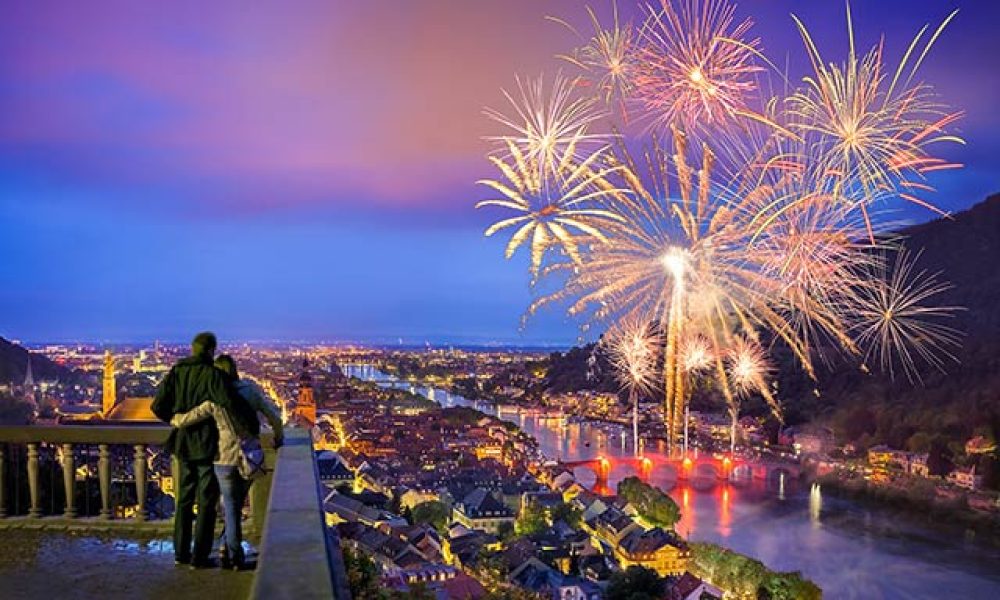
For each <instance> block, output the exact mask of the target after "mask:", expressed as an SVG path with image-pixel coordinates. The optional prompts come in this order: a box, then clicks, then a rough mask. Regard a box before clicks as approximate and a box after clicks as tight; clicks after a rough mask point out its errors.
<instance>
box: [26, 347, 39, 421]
mask: <svg viewBox="0 0 1000 600" xmlns="http://www.w3.org/2000/svg"><path fill="white" fill-rule="evenodd" d="M23 388H24V399H25V400H27V401H28V402H29V403H30V404H31V405H32V406H34V407H36V408H37V407H38V403H37V402H36V401H35V376H34V374H33V373H32V371H31V354H28V366H27V368H26V369H25V370H24V385H23Z"/></svg>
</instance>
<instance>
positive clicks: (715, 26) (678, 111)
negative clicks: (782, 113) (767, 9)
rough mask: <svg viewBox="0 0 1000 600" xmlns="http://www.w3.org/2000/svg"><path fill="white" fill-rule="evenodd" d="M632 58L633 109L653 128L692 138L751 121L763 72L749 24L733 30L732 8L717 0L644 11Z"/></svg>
mask: <svg viewBox="0 0 1000 600" xmlns="http://www.w3.org/2000/svg"><path fill="white" fill-rule="evenodd" d="M646 12H647V18H646V22H645V23H644V25H643V27H642V28H641V30H640V34H639V35H640V40H641V43H640V44H639V45H638V48H637V50H636V60H635V64H636V65H637V67H636V69H635V77H634V83H635V91H634V94H633V99H634V100H635V104H636V105H637V106H638V107H639V108H640V109H641V110H642V111H643V112H644V114H645V115H646V116H647V117H648V118H649V120H650V123H651V125H653V126H656V127H671V126H680V127H682V128H683V129H684V130H685V131H688V132H694V131H698V130H701V129H703V128H706V127H718V126H721V125H724V124H726V123H727V122H728V121H731V120H732V119H734V118H736V117H740V116H743V117H750V116H754V115H755V113H754V112H753V111H752V110H750V108H749V102H750V99H751V98H752V96H753V95H754V94H755V92H756V89H757V84H756V79H755V75H756V74H757V73H758V72H759V71H761V70H762V69H761V67H759V66H757V65H756V64H755V62H754V57H755V56H757V55H759V51H758V46H759V43H760V42H759V40H757V39H752V40H749V41H744V39H743V38H745V37H746V35H747V34H748V33H749V30H750V27H751V24H752V22H751V21H750V20H749V19H747V20H745V21H742V22H740V23H739V24H734V23H735V20H734V14H735V6H734V5H732V4H729V3H726V2H720V1H718V0H661V1H660V5H659V6H658V7H654V6H651V5H646Z"/></svg>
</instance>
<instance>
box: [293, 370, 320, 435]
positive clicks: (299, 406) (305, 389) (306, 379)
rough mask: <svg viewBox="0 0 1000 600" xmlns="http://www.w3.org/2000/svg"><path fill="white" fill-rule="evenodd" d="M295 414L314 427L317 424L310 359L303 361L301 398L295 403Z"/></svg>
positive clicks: (300, 376) (300, 375)
mask: <svg viewBox="0 0 1000 600" xmlns="http://www.w3.org/2000/svg"><path fill="white" fill-rule="evenodd" d="M295 414H296V415H298V416H299V417H300V418H301V419H302V420H303V421H306V422H308V424H309V426H310V427H312V426H313V425H315V424H316V398H315V397H314V396H313V386H312V377H311V376H310V375H309V359H305V360H303V361H302V373H300V374H299V399H298V402H297V403H296V405H295Z"/></svg>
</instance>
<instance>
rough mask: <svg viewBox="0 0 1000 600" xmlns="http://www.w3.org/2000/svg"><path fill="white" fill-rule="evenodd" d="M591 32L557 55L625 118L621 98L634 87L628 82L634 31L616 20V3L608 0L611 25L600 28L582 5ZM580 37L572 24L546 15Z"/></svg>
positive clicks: (633, 57)
mask: <svg viewBox="0 0 1000 600" xmlns="http://www.w3.org/2000/svg"><path fill="white" fill-rule="evenodd" d="M586 10H587V14H588V15H589V17H590V22H591V25H592V26H593V30H594V33H593V35H592V36H591V37H590V39H589V40H587V41H586V43H585V44H584V45H582V46H580V47H579V48H576V49H575V50H573V52H571V53H569V54H561V55H559V58H562V59H563V60H566V61H567V62H569V63H571V64H573V65H575V66H576V67H578V68H579V69H581V70H582V71H583V72H584V73H585V75H584V77H583V78H582V79H581V81H582V83H584V84H586V85H588V86H590V87H591V88H592V89H593V90H594V91H595V93H596V94H597V95H598V96H599V97H600V98H601V99H602V100H603V101H604V103H605V104H607V105H608V106H617V107H618V108H619V109H620V110H621V112H622V114H623V115H624V116H625V118H626V120H627V114H626V112H625V105H624V104H625V99H626V98H628V97H629V96H630V95H631V93H632V91H633V90H634V85H633V82H632V79H633V77H634V76H635V67H636V53H635V45H636V39H635V38H636V32H635V29H634V28H633V26H632V24H631V23H624V24H623V23H621V22H620V21H619V19H618V4H617V3H612V12H613V14H612V24H611V25H610V26H609V27H604V26H603V25H602V24H601V22H600V21H599V20H598V18H597V15H596V14H595V13H594V11H593V9H592V8H590V7H589V6H587V7H586ZM549 19H551V20H552V21H555V22H557V23H560V24H561V25H564V26H565V27H567V28H568V29H569V30H570V31H572V32H573V33H574V34H576V36H577V37H579V38H581V39H583V38H584V36H582V35H580V33H579V32H578V31H577V30H576V28H574V27H573V26H572V25H570V24H569V23H567V22H566V21H564V20H563V19H559V18H556V17H549Z"/></svg>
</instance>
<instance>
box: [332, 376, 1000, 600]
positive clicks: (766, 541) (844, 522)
mask: <svg viewBox="0 0 1000 600" xmlns="http://www.w3.org/2000/svg"><path fill="white" fill-rule="evenodd" d="M344 371H345V373H346V374H347V375H348V376H354V377H358V378H360V379H364V380H368V381H375V382H378V383H380V384H383V385H386V386H398V387H401V388H403V389H408V390H410V391H412V392H414V393H417V394H422V395H424V396H426V397H428V398H430V399H431V400H434V401H436V402H438V403H439V404H440V405H442V406H445V407H450V406H471V407H474V408H477V409H479V410H481V411H482V412H485V413H488V414H492V415H497V416H499V417H500V418H502V419H504V420H507V421H510V422H513V423H516V424H517V425H518V426H520V427H521V429H522V430H523V431H525V432H526V433H528V434H530V435H532V436H534V437H535V438H536V439H537V440H538V443H539V448H540V450H541V451H542V452H543V453H544V454H545V455H546V456H547V457H549V458H554V459H563V460H578V459H585V458H592V457H595V456H597V455H599V454H600V455H604V456H609V457H615V456H622V455H631V453H632V452H633V450H632V447H631V440H630V439H629V438H630V437H631V434H630V433H629V432H628V431H627V430H626V431H624V433H621V432H618V431H608V430H607V429H608V428H607V427H606V426H605V427H601V426H598V425H596V424H592V423H570V424H566V425H562V424H560V423H559V421H557V420H552V419H545V418H538V417H533V416H526V415H520V414H518V413H516V412H506V411H502V410H500V411H498V409H497V407H495V406H493V405H490V404H486V403H479V402H473V401H470V400H468V399H466V398H463V397H461V396H457V395H455V394H451V393H449V392H447V391H445V390H441V389H436V388H429V387H426V386H421V385H412V384H409V383H406V382H399V381H396V380H394V378H393V377H391V376H389V375H387V374H385V373H383V372H381V371H378V370H377V369H374V368H373V367H371V366H367V365H356V366H347V367H345V368H344ZM646 454H647V455H649V456H651V457H653V458H654V459H655V456H656V452H655V451H651V450H650V449H647V451H646ZM627 469H628V468H627V467H625V468H615V469H613V470H612V472H611V475H610V478H609V483H610V485H611V486H612V487H614V486H615V484H616V483H617V481H619V480H620V479H621V478H623V477H625V476H628V475H630V474H631V472H630V471H629V470H627ZM577 475H578V477H579V479H580V480H581V482H582V483H588V484H589V483H592V482H593V481H594V476H593V475H592V474H591V473H588V471H586V470H585V469H579V470H578V473H577ZM651 480H652V483H654V484H656V485H659V486H661V487H663V488H664V489H666V490H668V491H669V492H670V495H671V496H672V497H673V498H674V499H675V500H676V501H677V503H678V504H679V505H680V507H681V511H682V513H683V514H682V519H681V521H680V523H678V526H677V528H678V531H679V532H680V533H682V534H684V535H685V536H687V537H688V538H689V539H691V540H692V541H709V542H717V543H720V544H722V545H724V546H726V547H729V548H732V549H733V550H736V551H737V552H741V553H743V554H746V555H749V556H753V557H755V558H757V559H759V560H761V561H763V562H764V563H765V564H766V565H768V566H769V567H770V568H772V569H776V570H779V571H801V572H802V573H803V574H805V576H806V577H808V578H810V579H812V580H813V581H815V582H816V583H817V584H818V585H819V586H820V587H822V588H823V593H824V598H838V599H839V598H847V599H859V600H862V599H864V600H877V599H887V600H890V599H891V600H895V599H904V598H927V599H931V598H933V599H942V598H970V599H972V598H974V599H979V598H982V599H994V598H1000V548H997V547H994V546H990V545H987V544H984V543H980V542H977V541H975V540H972V539H969V538H968V537H967V536H965V535H964V534H963V532H962V530H961V529H960V528H957V527H956V528H949V527H947V526H942V527H940V528H937V527H935V528H931V527H930V526H928V525H926V524H922V523H920V522H918V521H917V520H916V519H915V518H914V517H913V516H912V515H907V514H900V513H899V512H897V511H893V510H889V509H880V508H872V507H870V506H862V505H859V504H857V503H854V502H852V501H848V500H845V499H841V498H835V497H829V496H824V495H823V493H822V490H821V489H820V488H819V487H817V486H813V487H807V486H800V485H798V484H797V482H794V481H787V482H786V481H784V480H783V479H780V478H779V479H777V480H774V479H772V480H771V481H768V482H762V481H754V482H752V483H749V484H744V485H732V484H715V483H714V482H712V481H709V480H702V481H697V480H696V481H694V482H692V483H690V484H687V483H685V484H681V485H677V484H676V482H675V481H674V480H673V478H672V477H671V476H670V475H669V473H668V472H667V471H666V470H660V471H657V470H656V469H654V471H653V473H652V474H651Z"/></svg>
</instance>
